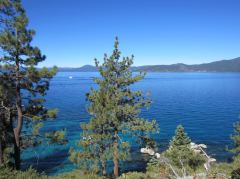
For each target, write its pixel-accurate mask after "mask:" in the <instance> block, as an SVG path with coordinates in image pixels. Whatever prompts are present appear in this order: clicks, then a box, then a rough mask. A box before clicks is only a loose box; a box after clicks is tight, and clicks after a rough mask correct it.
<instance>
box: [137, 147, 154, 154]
mask: <svg viewBox="0 0 240 179" xmlns="http://www.w3.org/2000/svg"><path fill="white" fill-rule="evenodd" d="M140 152H141V153H144V154H149V155H154V154H155V152H154V150H153V149H151V148H149V147H146V148H141V149H140Z"/></svg>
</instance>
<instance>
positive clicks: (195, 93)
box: [23, 72, 240, 175]
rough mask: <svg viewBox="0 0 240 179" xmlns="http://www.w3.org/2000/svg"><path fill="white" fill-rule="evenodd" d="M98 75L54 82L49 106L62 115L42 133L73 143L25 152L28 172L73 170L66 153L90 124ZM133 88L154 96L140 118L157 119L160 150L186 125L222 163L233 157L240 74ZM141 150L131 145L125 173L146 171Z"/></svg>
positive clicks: (154, 79) (155, 78)
mask: <svg viewBox="0 0 240 179" xmlns="http://www.w3.org/2000/svg"><path fill="white" fill-rule="evenodd" d="M69 76H72V79H70V78H69ZM97 76H98V73H86V72H83V73H80V72H79V73H78V72H60V73H58V74H57V76H56V77H55V78H54V79H53V80H52V83H51V87H50V91H49V92H48V95H47V106H49V107H53V108H58V109H59V114H58V117H57V119H56V120H54V121H48V122H46V123H45V127H44V130H53V129H61V128H66V129H67V135H68V139H69V143H68V144H67V145H66V146H42V147H38V148H35V149H29V150H27V151H24V153H23V158H24V165H23V166H24V167H26V166H29V165H30V164H31V165H33V166H34V167H36V168H37V169H38V170H39V171H45V172H46V173H47V174H50V175H54V174H57V173H61V172H65V171H71V170H72V169H74V166H73V165H72V164H71V163H70V162H69V161H68V150H69V148H70V147H75V146H76V141H77V140H78V139H79V138H80V132H81V131H80V123H81V122H84V121H85V122H86V121H88V120H89V115H88V114H87V112H86V101H85V99H86V96H85V94H86V93H87V92H88V91H89V90H90V88H91V87H93V88H96V85H95V84H94V82H93V80H92V78H93V77H97ZM133 88H134V89H137V90H142V91H143V92H145V93H150V94H151V99H152V101H153V103H152V105H151V107H150V108H149V109H148V110H143V111H142V113H141V115H142V116H143V117H145V118H147V119H156V120H157V122H158V124H159V126H160V134H158V135H155V136H154V138H155V139H156V140H157V142H158V144H159V150H160V151H163V150H165V149H166V147H167V146H168V143H169V140H170V139H171V137H172V136H173V135H174V130H175V128H176V126H177V125H178V124H182V125H184V127H185V130H186V132H187V133H188V135H189V136H190V137H191V139H192V141H194V142H197V143H204V144H206V145H207V146H208V149H207V152H208V153H209V154H210V155H211V156H213V157H215V158H216V159H217V160H221V161H227V160H228V159H229V158H230V157H231V156H230V155H229V153H228V152H226V150H225V147H226V146H227V145H230V144H231V140H230V134H231V133H232V132H233V127H232V126H233V123H234V122H235V121H237V120H239V114H240V73H148V74H147V76H146V78H145V79H144V80H142V81H140V82H138V83H137V84H135V85H134V86H133ZM138 151H139V150H138V148H137V147H136V146H133V152H134V153H133V156H132V157H131V159H130V160H129V161H127V162H126V163H125V164H124V166H125V168H124V167H123V168H122V170H142V169H143V168H144V167H145V162H144V161H145V160H146V158H145V157H144V156H143V157H139V155H140V154H139V153H138ZM136 156H137V157H136ZM126 166H127V167H126Z"/></svg>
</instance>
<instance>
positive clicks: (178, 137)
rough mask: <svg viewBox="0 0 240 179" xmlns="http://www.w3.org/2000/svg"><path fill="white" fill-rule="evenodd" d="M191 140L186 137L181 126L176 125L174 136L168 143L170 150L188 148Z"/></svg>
mask: <svg viewBox="0 0 240 179" xmlns="http://www.w3.org/2000/svg"><path fill="white" fill-rule="evenodd" d="M190 143H191V139H190V138H189V137H188V136H187V134H186V133H185V131H184V128H183V126H182V125H178V126H177V129H176V131H175V136H174V137H173V138H172V140H171V142H170V146H171V147H172V148H177V149H179V150H181V149H185V148H189V145H190Z"/></svg>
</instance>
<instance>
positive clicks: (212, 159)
mask: <svg viewBox="0 0 240 179" xmlns="http://www.w3.org/2000/svg"><path fill="white" fill-rule="evenodd" d="M216 161H217V160H216V159H215V158H209V159H208V162H216Z"/></svg>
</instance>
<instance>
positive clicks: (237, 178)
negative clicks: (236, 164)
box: [231, 168, 240, 179]
mask: <svg viewBox="0 0 240 179" xmlns="http://www.w3.org/2000/svg"><path fill="white" fill-rule="evenodd" d="M231 178H232V179H240V168H238V169H236V170H233V171H232V173H231Z"/></svg>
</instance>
